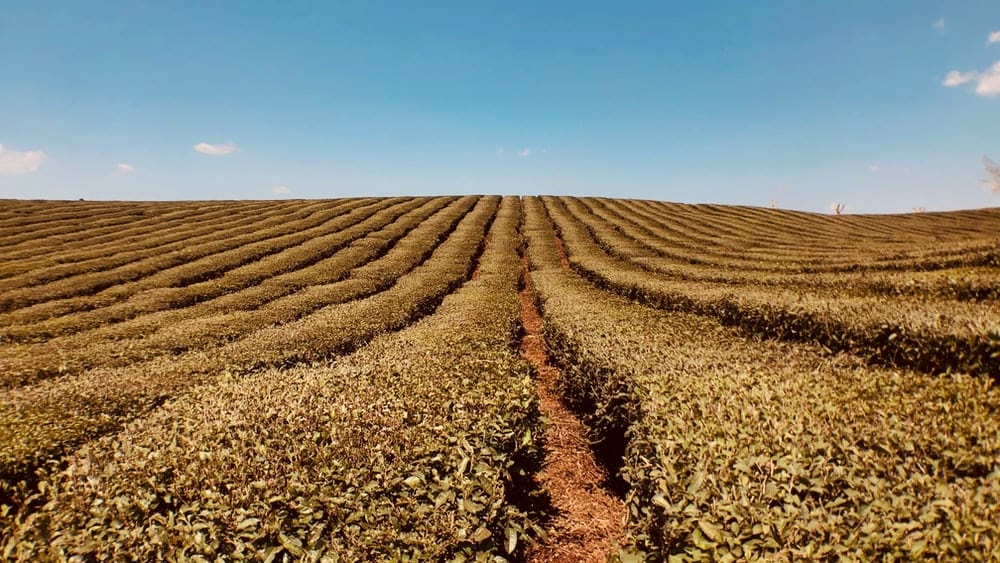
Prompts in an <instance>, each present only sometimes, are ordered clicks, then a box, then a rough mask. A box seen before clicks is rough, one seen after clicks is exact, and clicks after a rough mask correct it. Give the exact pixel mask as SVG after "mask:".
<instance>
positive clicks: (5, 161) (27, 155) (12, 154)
mask: <svg viewBox="0 0 1000 563" xmlns="http://www.w3.org/2000/svg"><path fill="white" fill-rule="evenodd" d="M46 158H47V157H46V155H45V153H44V152H42V151H24V152H22V151H15V150H10V149H5V148H3V145H0V174H27V173H29V172H36V171H38V167H39V166H41V165H42V162H44V161H45V159H46Z"/></svg>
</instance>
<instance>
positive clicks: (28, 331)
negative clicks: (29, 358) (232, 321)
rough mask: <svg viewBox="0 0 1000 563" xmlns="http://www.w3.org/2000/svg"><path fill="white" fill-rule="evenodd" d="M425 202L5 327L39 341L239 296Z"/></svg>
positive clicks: (24, 314) (15, 336) (25, 312)
mask: <svg viewBox="0 0 1000 563" xmlns="http://www.w3.org/2000/svg"><path fill="white" fill-rule="evenodd" d="M426 202H427V200H426V199H419V198H414V199H412V200H408V201H404V202H401V203H398V204H396V205H394V206H391V207H387V208H383V209H380V210H378V211H376V212H375V213H373V214H370V215H369V214H368V213H370V212H366V213H362V214H359V215H356V216H355V215H353V214H348V215H345V216H343V217H342V218H340V219H339V220H337V221H332V222H330V223H329V224H326V225H324V226H323V227H324V228H323V229H322V230H321V231H319V232H310V231H306V232H305V233H304V238H302V239H301V240H300V242H299V243H298V244H295V245H294V246H290V247H288V248H284V249H283V250H279V251H277V252H275V253H273V254H269V255H267V256H264V257H262V258H260V259H259V260H255V261H253V262H250V263H248V264H244V265H242V266H238V267H236V268H233V269H230V270H227V271H225V272H223V273H222V274H221V275H219V276H217V277H213V278H212V279H209V280H206V281H203V282H199V283H194V284H187V285H180V286H178V285H175V284H170V283H169V281H167V284H166V285H163V286H159V287H148V284H146V285H147V287H146V288H144V289H143V290H142V291H139V292H138V293H135V294H133V295H131V296H130V297H129V298H127V299H124V300H120V301H117V302H115V303H111V304H108V305H107V306H103V307H96V308H93V309H90V310H88V311H81V312H78V313H77V314H72V315H63V316H59V317H57V318H50V319H44V318H42V319H38V318H37V317H36V316H35V315H32V313H34V311H30V312H29V309H21V310H20V311H17V312H15V314H11V315H10V317H11V320H13V321H15V322H17V321H22V322H24V324H14V323H10V324H9V325H8V326H6V327H5V330H4V336H5V338H8V339H9V340H11V341H14V342H29V341H39V340H44V339H47V338H52V337H53V336H59V335H63V334H69V333H73V332H79V331H83V330H87V329H90V328H94V327H97V326H102V325H107V324H113V323H118V322H122V321H124V320H128V319H131V318H134V317H137V316H139V315H143V314H148V313H153V312H156V311H160V310H165V309H177V308H185V307H190V306H192V305H196V304H198V303H202V302H205V301H208V300H210V299H213V298H216V297H220V296H224V295H228V294H231V293H235V292H238V291H240V290H243V289H246V288H249V287H253V286H256V285H258V284H260V283H263V282H266V281H268V280H270V279H271V278H274V277H275V276H280V275H282V274H285V273H289V272H295V271H296V270H301V269H304V268H309V267H311V266H313V265H314V264H317V263H319V262H321V261H323V260H325V259H328V258H330V257H331V256H333V255H334V254H336V253H337V251H339V250H340V249H342V248H344V247H346V246H347V245H348V244H350V243H351V242H353V241H355V240H357V239H359V238H361V237H363V236H365V235H367V234H369V233H371V232H373V231H376V230H378V229H382V228H384V227H385V226H387V225H389V224H391V223H393V222H395V221H397V220H399V219H400V218H401V217H402V216H403V215H404V214H406V213H407V212H409V211H412V210H413V209H415V208H418V207H420V206H421V205H422V204H424V203H426ZM119 296H121V294H119ZM75 301H77V302H78V303H80V304H84V306H89V305H90V303H92V302H93V301H95V300H94V299H93V298H90V297H80V298H77V299H76V300H75ZM88 302H90V303H88ZM25 321H26V322H25Z"/></svg>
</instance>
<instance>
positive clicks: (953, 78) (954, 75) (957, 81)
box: [941, 70, 976, 88]
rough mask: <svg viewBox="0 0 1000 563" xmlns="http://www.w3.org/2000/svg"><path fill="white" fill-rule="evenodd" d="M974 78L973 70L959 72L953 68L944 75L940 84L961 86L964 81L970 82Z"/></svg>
mask: <svg viewBox="0 0 1000 563" xmlns="http://www.w3.org/2000/svg"><path fill="white" fill-rule="evenodd" d="M975 79H976V73H975V72H961V71H958V70H953V71H951V72H949V73H948V74H947V76H945V77H944V82H942V83H941V84H943V85H945V86H948V87H949V88H951V87H955V86H961V85H962V84H965V83H966V82H972V81H973V80H975Z"/></svg>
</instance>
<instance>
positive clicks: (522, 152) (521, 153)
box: [517, 147, 531, 158]
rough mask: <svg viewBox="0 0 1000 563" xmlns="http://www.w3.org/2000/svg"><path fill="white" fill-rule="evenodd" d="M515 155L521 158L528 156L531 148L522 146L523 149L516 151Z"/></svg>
mask: <svg viewBox="0 0 1000 563" xmlns="http://www.w3.org/2000/svg"><path fill="white" fill-rule="evenodd" d="M517 156H519V157H521V158H528V157H529V156H531V149H530V148H529V147H524V148H523V149H521V150H519V151H517Z"/></svg>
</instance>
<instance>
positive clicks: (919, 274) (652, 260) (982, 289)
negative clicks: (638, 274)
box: [561, 198, 1000, 301]
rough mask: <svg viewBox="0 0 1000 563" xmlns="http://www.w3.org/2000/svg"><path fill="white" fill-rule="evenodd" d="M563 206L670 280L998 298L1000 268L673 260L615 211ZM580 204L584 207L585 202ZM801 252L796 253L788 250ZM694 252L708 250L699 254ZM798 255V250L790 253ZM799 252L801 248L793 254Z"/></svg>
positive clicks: (612, 249)
mask: <svg viewBox="0 0 1000 563" xmlns="http://www.w3.org/2000/svg"><path fill="white" fill-rule="evenodd" d="M561 201H562V202H564V203H566V204H567V206H568V207H567V208H568V210H569V211H570V212H571V214H572V215H573V216H574V217H575V218H577V219H578V220H581V222H583V223H585V224H586V225H587V228H588V230H589V231H590V233H591V234H592V235H593V236H594V237H595V238H596V239H597V240H598V242H599V243H600V244H601V246H602V248H604V250H606V251H607V252H609V253H611V254H613V255H615V256H617V257H618V258H622V259H625V260H629V261H631V262H633V263H635V264H637V265H639V266H641V267H643V268H645V269H647V270H649V271H651V272H655V273H657V274H661V275H663V276H667V277H670V278H673V279H678V280H685V281H696V282H713V283H726V284H730V285H733V284H736V285H750V286H762V287H775V288H801V289H807V290H808V289H812V290H820V291H833V292H836V293H837V294H840V295H854V296H867V295H873V294H881V295H887V296H893V297H903V296H914V297H921V298H929V299H935V298H938V299H941V298H943V299H954V300H960V301H983V300H995V299H998V298H1000V272H998V271H997V269H996V267H976V268H952V269H943V270H930V271H896V270H890V271H879V270H876V271H865V272H837V273H831V272H812V273H803V272H785V273H780V272H773V271H754V270H753V269H751V268H736V267H733V266H731V265H730V266H722V265H717V264H711V263H692V262H693V260H680V259H677V253H676V252H675V251H674V250H673V248H672V247H670V246H664V245H663V244H662V243H661V242H660V241H658V240H657V239H656V237H655V236H654V235H652V233H650V232H649V231H648V230H646V229H644V228H643V227H641V226H638V225H637V224H635V223H634V222H632V221H631V220H630V219H629V218H628V217H626V216H624V215H621V214H617V213H612V212H608V213H602V212H600V211H599V210H594V207H593V206H588V207H589V208H590V209H591V210H594V215H595V216H594V217H588V216H587V215H586V212H585V211H582V210H581V209H579V207H578V206H575V205H573V203H575V202H573V201H567V199H566V198H563V199H562V200H561ZM582 203H583V204H584V205H587V203H588V202H587V200H583V201H582ZM789 252H799V251H791V250H790V251H789ZM697 255H698V256H706V255H707V253H705V252H699V253H697ZM793 255H796V254H793ZM797 255H798V256H801V255H802V254H801V252H799V253H798V254H797Z"/></svg>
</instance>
